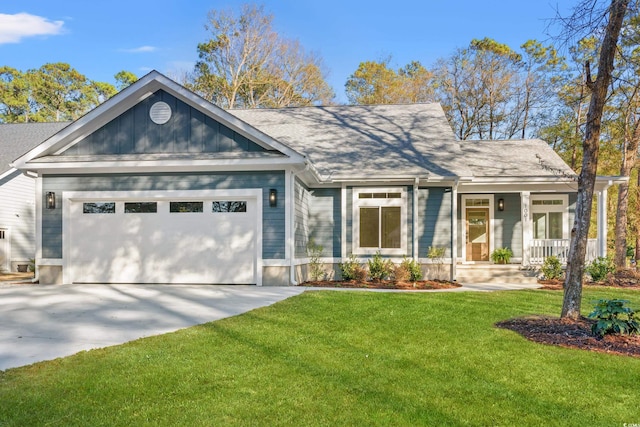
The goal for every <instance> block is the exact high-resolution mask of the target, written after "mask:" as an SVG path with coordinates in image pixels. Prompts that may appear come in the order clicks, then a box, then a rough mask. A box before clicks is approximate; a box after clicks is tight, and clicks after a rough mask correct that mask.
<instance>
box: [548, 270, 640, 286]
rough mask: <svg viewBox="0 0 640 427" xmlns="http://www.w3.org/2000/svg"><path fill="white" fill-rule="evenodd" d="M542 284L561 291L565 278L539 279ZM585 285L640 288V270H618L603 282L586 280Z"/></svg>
mask: <svg viewBox="0 0 640 427" xmlns="http://www.w3.org/2000/svg"><path fill="white" fill-rule="evenodd" d="M538 283H539V284H541V285H542V287H541V288H539V289H546V290H552V291H561V290H562V289H563V285H564V281H563V280H538ZM584 286H594V287H597V286H611V287H614V288H625V289H640V271H638V270H635V269H631V268H627V269H623V270H618V271H616V272H615V273H613V274H609V275H608V276H607V278H606V279H605V280H603V281H601V282H585V283H584Z"/></svg>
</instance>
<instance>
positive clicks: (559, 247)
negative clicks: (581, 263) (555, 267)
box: [529, 239, 598, 265]
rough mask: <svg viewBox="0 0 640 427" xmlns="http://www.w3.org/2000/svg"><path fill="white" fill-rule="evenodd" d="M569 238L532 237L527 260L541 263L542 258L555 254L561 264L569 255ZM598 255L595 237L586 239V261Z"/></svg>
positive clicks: (535, 263)
mask: <svg viewBox="0 0 640 427" xmlns="http://www.w3.org/2000/svg"><path fill="white" fill-rule="evenodd" d="M569 243H570V241H569V239H533V240H532V241H531V257H530V259H529V262H530V263H531V264H532V265H541V264H542V263H544V259H545V258H547V257H550V256H556V257H558V259H559V260H560V262H561V263H562V264H566V263H567V256H568V255H569ZM597 257H598V241H597V239H589V240H588V241H587V254H586V257H585V260H586V262H590V261H593V260H594V259H596V258H597Z"/></svg>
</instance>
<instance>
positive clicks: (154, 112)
mask: <svg viewBox="0 0 640 427" xmlns="http://www.w3.org/2000/svg"><path fill="white" fill-rule="evenodd" d="M149 118H151V121H152V122H153V123H155V124H157V125H163V124H165V123H167V122H168V121H169V119H170V118H171V107H170V106H169V104H167V103H166V102H163V101H158V102H156V103H155V104H153V105H152V106H151V108H150V109H149Z"/></svg>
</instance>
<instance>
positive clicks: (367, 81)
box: [345, 57, 434, 105]
mask: <svg viewBox="0 0 640 427" xmlns="http://www.w3.org/2000/svg"><path fill="white" fill-rule="evenodd" d="M390 62H391V58H390V57H389V58H386V59H383V60H380V61H366V62H361V63H360V64H359V65H358V69H357V70H356V71H355V72H354V73H353V74H352V75H351V76H349V79H348V80H347V83H346V84H345V89H346V94H347V98H348V99H349V102H351V103H352V104H363V105H365V104H406V103H416V102H431V101H433V100H434V93H433V87H432V84H431V78H432V74H431V72H429V71H428V70H427V69H426V68H425V67H424V66H422V64H420V62H418V61H412V62H410V63H409V64H407V65H405V66H404V67H402V68H400V69H398V71H395V70H394V69H392V68H391V67H390V66H389V63H390Z"/></svg>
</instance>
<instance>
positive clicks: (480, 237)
mask: <svg viewBox="0 0 640 427" xmlns="http://www.w3.org/2000/svg"><path fill="white" fill-rule="evenodd" d="M466 212H467V230H466V231H467V242H466V244H467V247H466V252H467V254H466V259H467V261H489V209H485V208H467V211H466Z"/></svg>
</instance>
